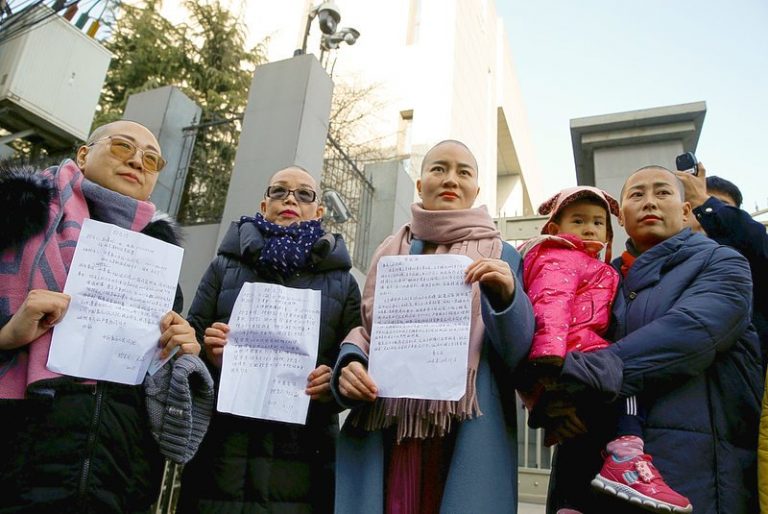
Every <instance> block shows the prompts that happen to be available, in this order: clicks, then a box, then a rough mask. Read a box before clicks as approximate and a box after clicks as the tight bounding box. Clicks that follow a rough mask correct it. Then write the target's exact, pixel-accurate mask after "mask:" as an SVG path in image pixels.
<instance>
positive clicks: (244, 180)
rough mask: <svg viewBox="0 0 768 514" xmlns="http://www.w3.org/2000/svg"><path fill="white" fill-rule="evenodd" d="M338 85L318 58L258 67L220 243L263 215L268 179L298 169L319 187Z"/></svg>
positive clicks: (305, 57)
mask: <svg viewBox="0 0 768 514" xmlns="http://www.w3.org/2000/svg"><path fill="white" fill-rule="evenodd" d="M332 92H333V82H332V81H331V79H330V77H329V76H328V75H327V74H326V73H325V70H323V68H322V67H321V66H320V63H319V62H318V61H317V59H316V58H315V57H314V56H313V55H302V56H299V57H294V58H291V59H286V60H284V61H278V62H274V63H270V64H265V65H263V66H259V67H258V68H256V72H255V73H254V75H253V81H252V82H251V88H250V91H249V93H248V106H247V107H246V110H245V115H244V118H243V130H242V132H241V134H240V143H239V145H238V148H237V156H236V157H235V167H234V169H233V170H232V179H231V181H230V183H229V190H228V192H227V201H226V202H227V203H226V206H225V209H224V214H223V216H222V225H221V227H220V229H219V236H218V239H219V241H221V239H222V238H223V237H224V233H225V232H226V230H227V228H228V226H229V222H230V221H233V220H237V219H240V216H242V215H243V214H253V213H254V212H256V211H258V209H259V204H260V202H261V199H262V196H263V193H264V191H265V190H266V187H267V185H268V184H269V178H270V177H271V176H272V175H273V174H274V173H275V172H276V171H279V170H281V169H283V168H286V167H288V166H292V165H299V166H301V167H303V168H305V169H306V170H308V171H309V172H310V173H311V174H312V175H313V176H314V177H315V179H316V180H317V182H318V183H319V182H320V175H321V173H322V169H323V151H324V148H325V140H326V138H327V135H328V115H329V113H330V109H331V94H332Z"/></svg>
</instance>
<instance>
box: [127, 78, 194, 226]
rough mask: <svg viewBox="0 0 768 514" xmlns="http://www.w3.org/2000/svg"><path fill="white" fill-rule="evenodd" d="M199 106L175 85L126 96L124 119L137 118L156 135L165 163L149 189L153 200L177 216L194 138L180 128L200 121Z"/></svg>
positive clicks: (161, 208)
mask: <svg viewBox="0 0 768 514" xmlns="http://www.w3.org/2000/svg"><path fill="white" fill-rule="evenodd" d="M201 112H202V109H201V108H200V106H199V105H197V104H196V103H195V102H193V101H192V100H191V99H190V98H189V97H188V96H187V95H185V94H184V93H182V92H181V90H180V89H179V88H177V87H174V86H165V87H161V88H157V89H152V90H150V91H144V92H142V93H137V94H134V95H131V96H130V97H128V103H127V104H126V106H125V112H124V113H123V118H124V119H127V120H133V121H138V122H139V123H141V124H143V125H144V126H145V127H147V128H148V129H149V130H151V131H152V133H153V134H155V136H156V137H157V140H158V142H159V143H160V148H161V149H162V152H163V157H164V158H165V160H166V161H168V164H166V167H165V169H163V171H162V172H161V173H160V176H159V177H158V179H157V185H156V186H155V189H154V191H152V203H154V204H155V205H156V206H157V208H158V209H159V210H161V211H164V212H167V213H168V214H170V215H172V216H176V214H178V212H179V203H180V202H181V194H182V192H183V191H184V183H185V181H186V179H187V169H188V166H189V160H190V158H191V156H192V155H191V151H192V145H193V144H194V142H195V139H194V137H190V138H188V139H185V138H184V132H183V130H182V129H183V128H184V127H188V126H190V125H195V124H196V123H198V122H199V121H200V113H201Z"/></svg>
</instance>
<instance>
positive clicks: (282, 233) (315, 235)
mask: <svg viewBox="0 0 768 514" xmlns="http://www.w3.org/2000/svg"><path fill="white" fill-rule="evenodd" d="M243 223H253V224H254V225H256V228H258V229H259V232H261V235H262V236H263V237H264V248H262V250H261V255H260V256H259V263H260V264H261V265H262V266H265V267H267V268H270V269H274V270H275V271H277V272H278V273H280V275H282V276H283V277H286V278H287V277H289V276H291V275H293V273H295V272H296V271H297V270H300V269H304V268H306V267H308V265H309V263H310V262H311V260H310V254H311V252H312V246H314V244H315V243H316V242H317V240H318V239H320V238H321V237H322V236H323V234H325V232H324V231H323V228H322V226H321V225H320V220H309V221H301V222H299V223H293V224H292V225H289V226H287V227H283V226H281V225H276V224H274V223H272V222H271V221H267V220H265V219H264V216H262V215H261V213H257V214H256V216H254V217H253V218H251V217H250V216H243V217H241V218H240V224H241V225H242V224H243Z"/></svg>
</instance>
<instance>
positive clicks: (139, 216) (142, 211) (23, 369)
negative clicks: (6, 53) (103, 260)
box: [0, 161, 155, 399]
mask: <svg viewBox="0 0 768 514" xmlns="http://www.w3.org/2000/svg"><path fill="white" fill-rule="evenodd" d="M42 173H43V175H44V176H45V177H47V178H49V179H50V180H51V182H52V184H53V186H54V188H55V194H54V197H53V199H52V201H51V203H50V205H49V206H48V225H47V226H46V228H45V230H44V231H43V232H41V233H39V234H37V235H35V236H33V237H32V238H30V239H29V240H27V241H26V242H25V243H23V245H19V246H18V247H14V248H9V249H7V250H6V251H4V252H2V253H0V301H3V302H6V305H7V306H8V308H9V310H10V312H11V313H14V312H16V311H17V310H18V309H19V307H20V306H21V304H22V303H23V302H24V299H25V298H26V297H27V293H28V292H29V291H30V290H32V289H47V290H49V291H56V292H61V291H62V290H63V289H64V283H65V282H66V280H67V273H68V272H69V266H70V264H71V263H72V257H73V256H74V253H75V245H76V243H77V238H78V237H79V235H80V228H81V227H82V225H83V221H84V220H85V219H86V218H91V217H92V218H94V219H98V220H99V221H103V222H106V223H112V224H114V225H118V226H120V227H123V228H126V229H130V230H136V231H139V230H142V229H144V227H146V226H147V225H148V224H149V222H150V221H151V219H152V216H153V215H154V213H155V206H154V205H152V204H151V203H150V202H142V201H138V200H134V199H133V198H129V197H127V196H124V195H121V194H120V193H116V192H114V191H110V190H108V189H105V188H103V187H101V186H98V185H96V184H95V183H93V182H91V181H89V180H86V179H85V177H84V176H83V173H82V172H81V171H80V168H78V167H77V165H76V164H75V163H74V162H72V161H65V162H64V163H63V164H62V165H61V166H59V167H53V168H49V169H47V170H45V171H44V172H42ZM51 334H52V331H51V330H49V331H48V332H46V333H45V334H43V335H42V336H40V337H39V338H37V339H36V340H34V341H32V342H31V343H30V344H28V345H26V346H24V347H22V348H19V349H17V350H15V351H14V353H13V355H12V357H10V359H8V360H7V361H4V362H3V363H2V364H0V398H4V399H22V398H24V397H25V396H26V393H27V391H28V389H29V390H31V389H32V388H33V387H37V388H39V389H44V388H49V387H51V386H52V385H54V384H56V383H57V382H58V381H60V380H59V379H61V378H62V376H61V375H59V374H57V373H54V372H52V371H49V370H48V369H46V367H45V365H46V363H47V362H48V350H49V348H50V345H51ZM8 353H10V352H8Z"/></svg>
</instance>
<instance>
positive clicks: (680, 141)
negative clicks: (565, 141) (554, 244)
mask: <svg viewBox="0 0 768 514" xmlns="http://www.w3.org/2000/svg"><path fill="white" fill-rule="evenodd" d="M706 111H707V105H706V103H705V102H694V103H688V104H680V105H671V106H666V107H656V108H653V109H643V110H640V111H629V112H621V113H614V114H605V115H601V116H590V117H587V118H576V119H573V120H571V141H572V143H573V155H574V159H575V161H576V179H577V182H578V183H579V184H580V185H589V186H597V187H599V188H602V189H604V190H606V191H607V192H608V193H610V194H611V195H613V196H615V197H616V199H617V200H618V199H619V193H620V191H621V187H622V186H623V185H624V181H625V180H626V179H627V177H628V176H629V175H630V174H631V173H632V172H633V171H635V170H637V169H639V168H642V167H643V166H649V165H652V164H658V165H660V166H663V167H665V168H668V169H670V170H674V169H675V157H676V156H677V155H679V154H681V153H683V152H695V151H696V145H697V144H698V142H699V135H700V134H701V127H702V125H703V123H704V116H705V114H706ZM613 225H614V240H613V255H614V256H618V255H620V254H621V252H623V251H624V243H625V241H626V239H627V237H626V234H625V233H624V230H622V229H621V227H619V226H618V224H617V223H616V222H615V220H614V223H613Z"/></svg>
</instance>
